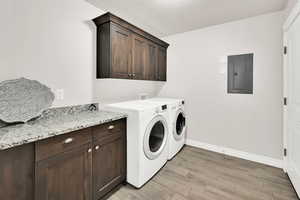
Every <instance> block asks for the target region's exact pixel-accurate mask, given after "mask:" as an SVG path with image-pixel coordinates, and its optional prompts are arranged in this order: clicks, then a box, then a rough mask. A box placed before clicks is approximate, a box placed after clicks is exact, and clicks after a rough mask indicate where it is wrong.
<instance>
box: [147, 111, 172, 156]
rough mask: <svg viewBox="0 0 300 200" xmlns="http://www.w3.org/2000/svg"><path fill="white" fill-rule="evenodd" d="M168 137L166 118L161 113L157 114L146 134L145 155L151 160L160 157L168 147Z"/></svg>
mask: <svg viewBox="0 0 300 200" xmlns="http://www.w3.org/2000/svg"><path fill="white" fill-rule="evenodd" d="M167 137H168V126H167V122H166V119H165V118H164V117H163V116H161V115H157V116H156V117H154V118H153V119H152V120H151V122H150V123H149V124H148V126H147V129H146V132H145V135H144V153H145V156H146V157H147V158H148V159H150V160H154V159H156V158H158V157H159V155H160V154H161V153H162V152H163V150H164V149H165V147H166V143H167Z"/></svg>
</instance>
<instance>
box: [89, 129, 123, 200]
mask: <svg viewBox="0 0 300 200" xmlns="http://www.w3.org/2000/svg"><path fill="white" fill-rule="evenodd" d="M94 146H95V147H94V152H93V183H94V184H93V185H94V186H93V187H94V198H93V199H94V200H98V199H100V198H101V197H103V196H104V195H106V194H107V193H108V192H109V191H111V190H112V189H114V188H115V187H116V186H117V185H119V184H120V183H122V182H123V181H124V179H125V174H126V172H125V158H126V149H125V135H124V134H122V133H117V134H114V135H111V136H109V137H106V138H103V139H99V140H97V141H96V142H95V143H94Z"/></svg>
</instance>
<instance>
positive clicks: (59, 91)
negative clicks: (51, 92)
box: [55, 89, 65, 100]
mask: <svg viewBox="0 0 300 200" xmlns="http://www.w3.org/2000/svg"><path fill="white" fill-rule="evenodd" d="M64 96H65V91H64V89H57V90H56V91H55V98H56V99H57V100H63V99H64Z"/></svg>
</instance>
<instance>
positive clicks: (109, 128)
mask: <svg viewBox="0 0 300 200" xmlns="http://www.w3.org/2000/svg"><path fill="white" fill-rule="evenodd" d="M114 128H115V126H114V125H110V126H109V127H108V128H107V129H108V130H112V129H114Z"/></svg>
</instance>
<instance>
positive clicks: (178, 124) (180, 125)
mask: <svg viewBox="0 0 300 200" xmlns="http://www.w3.org/2000/svg"><path fill="white" fill-rule="evenodd" d="M185 128H186V127H185V114H184V112H183V110H181V109H180V110H178V111H177V113H176V115H175V124H174V130H173V136H174V138H175V140H181V139H182V138H183V137H184V133H185Z"/></svg>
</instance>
